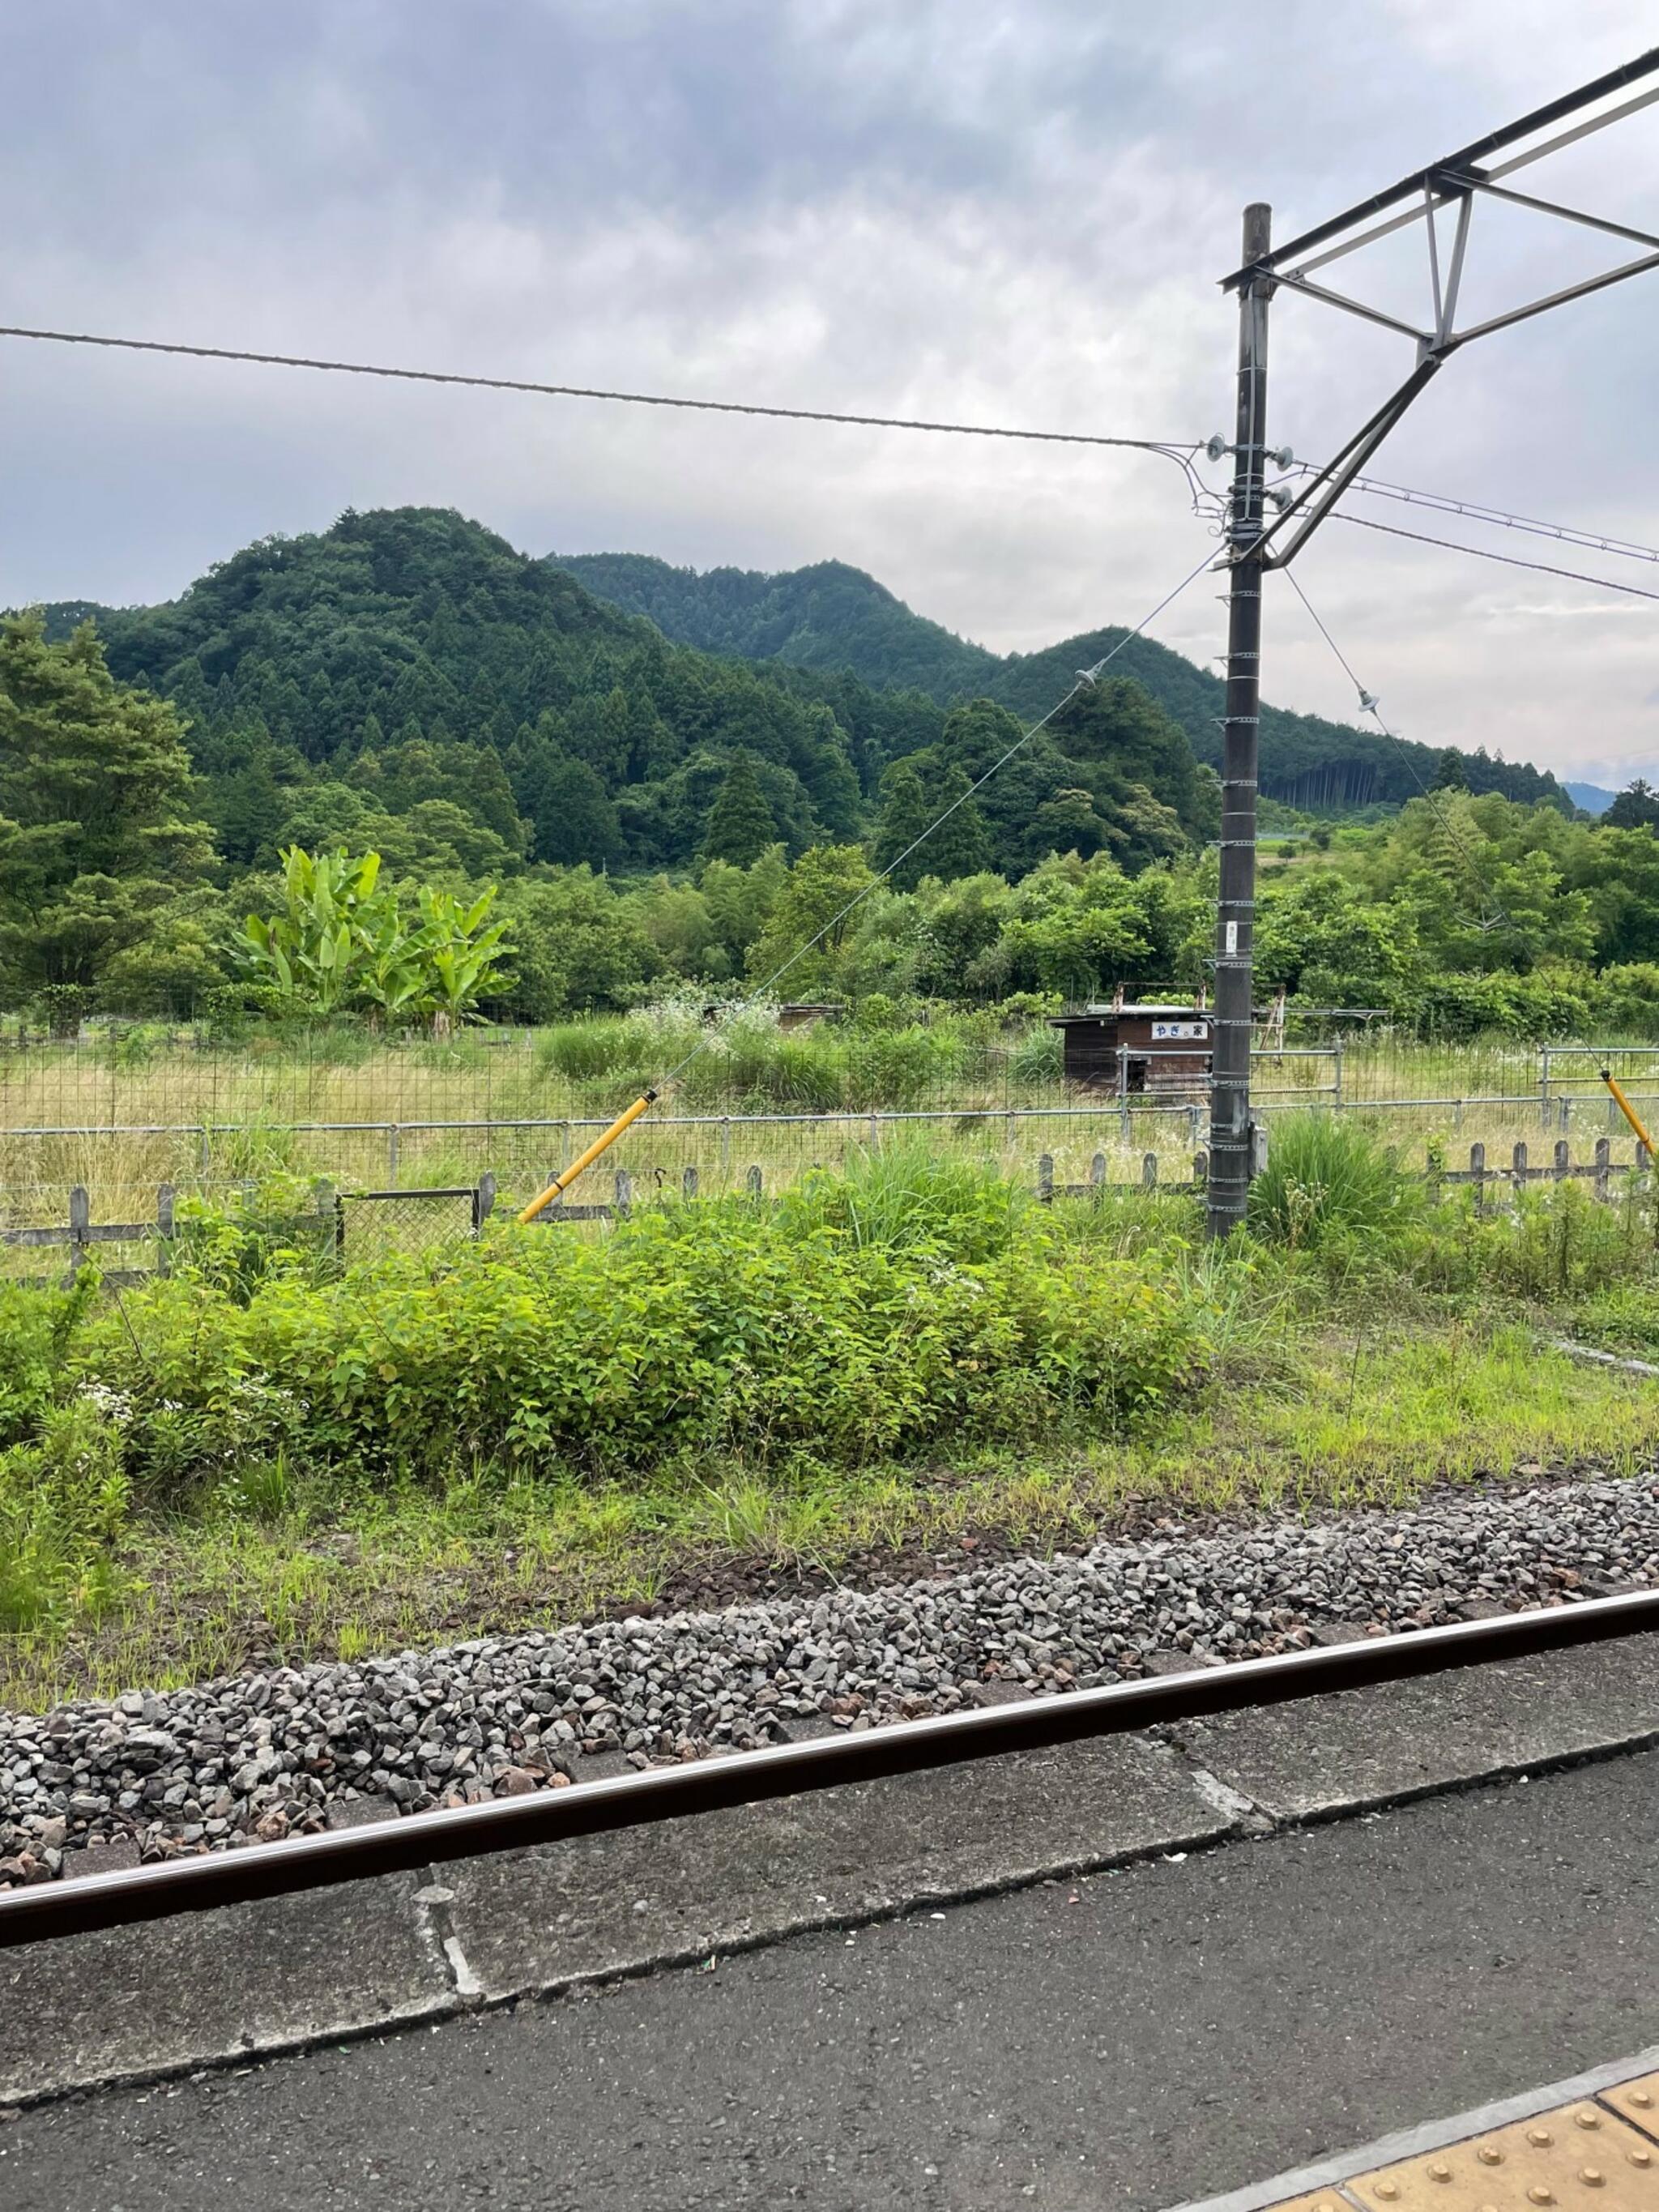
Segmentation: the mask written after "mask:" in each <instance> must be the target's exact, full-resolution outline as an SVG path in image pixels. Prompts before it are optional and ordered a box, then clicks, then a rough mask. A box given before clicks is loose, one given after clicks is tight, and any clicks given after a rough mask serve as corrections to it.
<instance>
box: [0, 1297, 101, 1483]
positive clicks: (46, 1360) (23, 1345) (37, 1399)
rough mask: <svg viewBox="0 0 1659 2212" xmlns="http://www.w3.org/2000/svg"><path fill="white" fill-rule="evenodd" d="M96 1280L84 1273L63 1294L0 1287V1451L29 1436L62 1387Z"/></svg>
mask: <svg viewBox="0 0 1659 2212" xmlns="http://www.w3.org/2000/svg"><path fill="white" fill-rule="evenodd" d="M95 1283H96V1277H95V1275H94V1273H93V1272H92V1270H90V1269H88V1271H87V1272H86V1273H84V1274H82V1275H81V1276H80V1277H79V1278H78V1279H76V1283H75V1284H74V1285H73V1286H72V1288H70V1289H69V1290H67V1291H33V1290H24V1289H21V1288H20V1287H19V1285H16V1284H15V1283H10V1284H4V1285H0V1447H4V1446H6V1445H9V1444H15V1443H24V1442H26V1441H27V1439H28V1438H29V1437H33V1435H34V1434H35V1433H36V1431H37V1430H38V1429H39V1427H40V1423H41V1422H42V1421H43V1420H44V1419H46V1414H47V1413H48V1412H49V1411H50V1409H51V1408H52V1406H54V1405H55V1404H56V1403H57V1401H58V1398H59V1396H60V1395H62V1394H63V1392H64V1389H65V1388H66V1387H67V1384H66V1378H65V1361H66V1358H67V1356H68V1351H69V1346H70V1340H71V1338H72V1336H73V1334H74V1333H75V1329H76V1325H77V1324H78V1322H80V1321H81V1319H82V1316H84V1314H85V1313H86V1310H87V1307H88V1303H89V1301H90V1299H91V1298H92V1296H93V1293H94V1285H95Z"/></svg>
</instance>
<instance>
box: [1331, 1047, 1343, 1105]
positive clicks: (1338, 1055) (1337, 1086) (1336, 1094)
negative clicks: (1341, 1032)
mask: <svg viewBox="0 0 1659 2212" xmlns="http://www.w3.org/2000/svg"><path fill="white" fill-rule="evenodd" d="M1332 1057H1333V1059H1334V1060H1335V1062H1336V1076H1335V1079H1334V1082H1333V1083H1332V1085H1331V1104H1332V1105H1333V1106H1334V1107H1335V1108H1337V1109H1339V1111H1340V1108H1341V1105H1342V1040H1341V1038H1340V1037H1338V1039H1337V1041H1336V1044H1335V1048H1334V1051H1333V1053H1332Z"/></svg>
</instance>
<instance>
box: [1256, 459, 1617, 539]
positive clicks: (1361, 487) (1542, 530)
mask: <svg viewBox="0 0 1659 2212" xmlns="http://www.w3.org/2000/svg"><path fill="white" fill-rule="evenodd" d="M1291 474H1292V475H1299V476H1316V475H1317V474H1318V471H1317V470H1316V469H1315V468H1314V467H1313V465H1311V464H1310V462H1306V461H1302V462H1298V463H1297V465H1295V467H1294V468H1293V469H1292V470H1291ZM1348 489H1349V490H1350V491H1359V492H1365V493H1368V494H1369V495H1370V496H1371V497H1372V498H1373V499H1393V500H1398V501H1401V503H1402V504H1403V505H1405V506H1407V507H1428V508H1430V509H1431V511H1432V512H1433V513H1437V514H1455V515H1458V516H1461V517H1462V519H1463V520H1465V521H1468V522H1479V523H1483V524H1487V525H1490V526H1492V528H1494V529H1504V530H1519V531H1524V532H1527V533H1528V535H1529V536H1532V537H1535V538H1551V539H1553V540H1554V541H1555V543H1557V544H1562V545H1582V546H1583V547H1584V549H1585V550H1586V551H1588V552H1591V553H1608V554H1612V555H1614V556H1617V557H1618V558H1619V559H1620V560H1626V561H1648V562H1655V563H1659V545H1638V544H1637V543H1636V542H1635V540H1634V539H1632V538H1613V537H1609V536H1607V535H1606V534H1605V533H1604V532H1600V531H1595V530H1586V529H1584V528H1583V526H1581V525H1579V524H1577V523H1571V522H1544V521H1541V520H1540V519H1539V518H1538V517H1537V516H1536V515H1530V514H1511V513H1510V512H1509V510H1508V509H1507V508H1506V507H1486V506H1483V505H1482V504H1481V503H1480V501H1479V500H1472V499H1456V498H1454V497H1453V496H1452V495H1451V494H1450V493H1449V492H1439V491H1420V490H1419V489H1416V488H1415V487H1414V486H1413V485H1411V484H1396V483H1383V481H1382V479H1381V478H1379V477H1353V478H1352V480H1351V482H1350V483H1349V485H1348Z"/></svg>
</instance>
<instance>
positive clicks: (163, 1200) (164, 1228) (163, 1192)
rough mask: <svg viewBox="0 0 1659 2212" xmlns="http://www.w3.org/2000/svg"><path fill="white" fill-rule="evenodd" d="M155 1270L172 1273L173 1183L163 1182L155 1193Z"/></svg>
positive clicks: (159, 1273)
mask: <svg viewBox="0 0 1659 2212" xmlns="http://www.w3.org/2000/svg"><path fill="white" fill-rule="evenodd" d="M155 1272H156V1273H157V1274H158V1275H170V1274H171V1273H173V1185H172V1184H171V1183H170V1182H164V1183H163V1184H162V1185H161V1188H160V1189H159V1190H158V1191H157V1192H156V1194H155Z"/></svg>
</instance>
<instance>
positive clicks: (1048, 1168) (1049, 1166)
mask: <svg viewBox="0 0 1659 2212" xmlns="http://www.w3.org/2000/svg"><path fill="white" fill-rule="evenodd" d="M1036 1194H1037V1196H1038V1197H1039V1198H1040V1199H1041V1200H1042V1202H1043V1204H1044V1205H1045V1206H1046V1205H1047V1204H1048V1201H1049V1200H1050V1199H1052V1198H1053V1196H1054V1155H1053V1153H1052V1152H1044V1153H1043V1154H1042V1158H1040V1159H1039V1160H1038V1162H1037V1187H1036Z"/></svg>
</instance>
